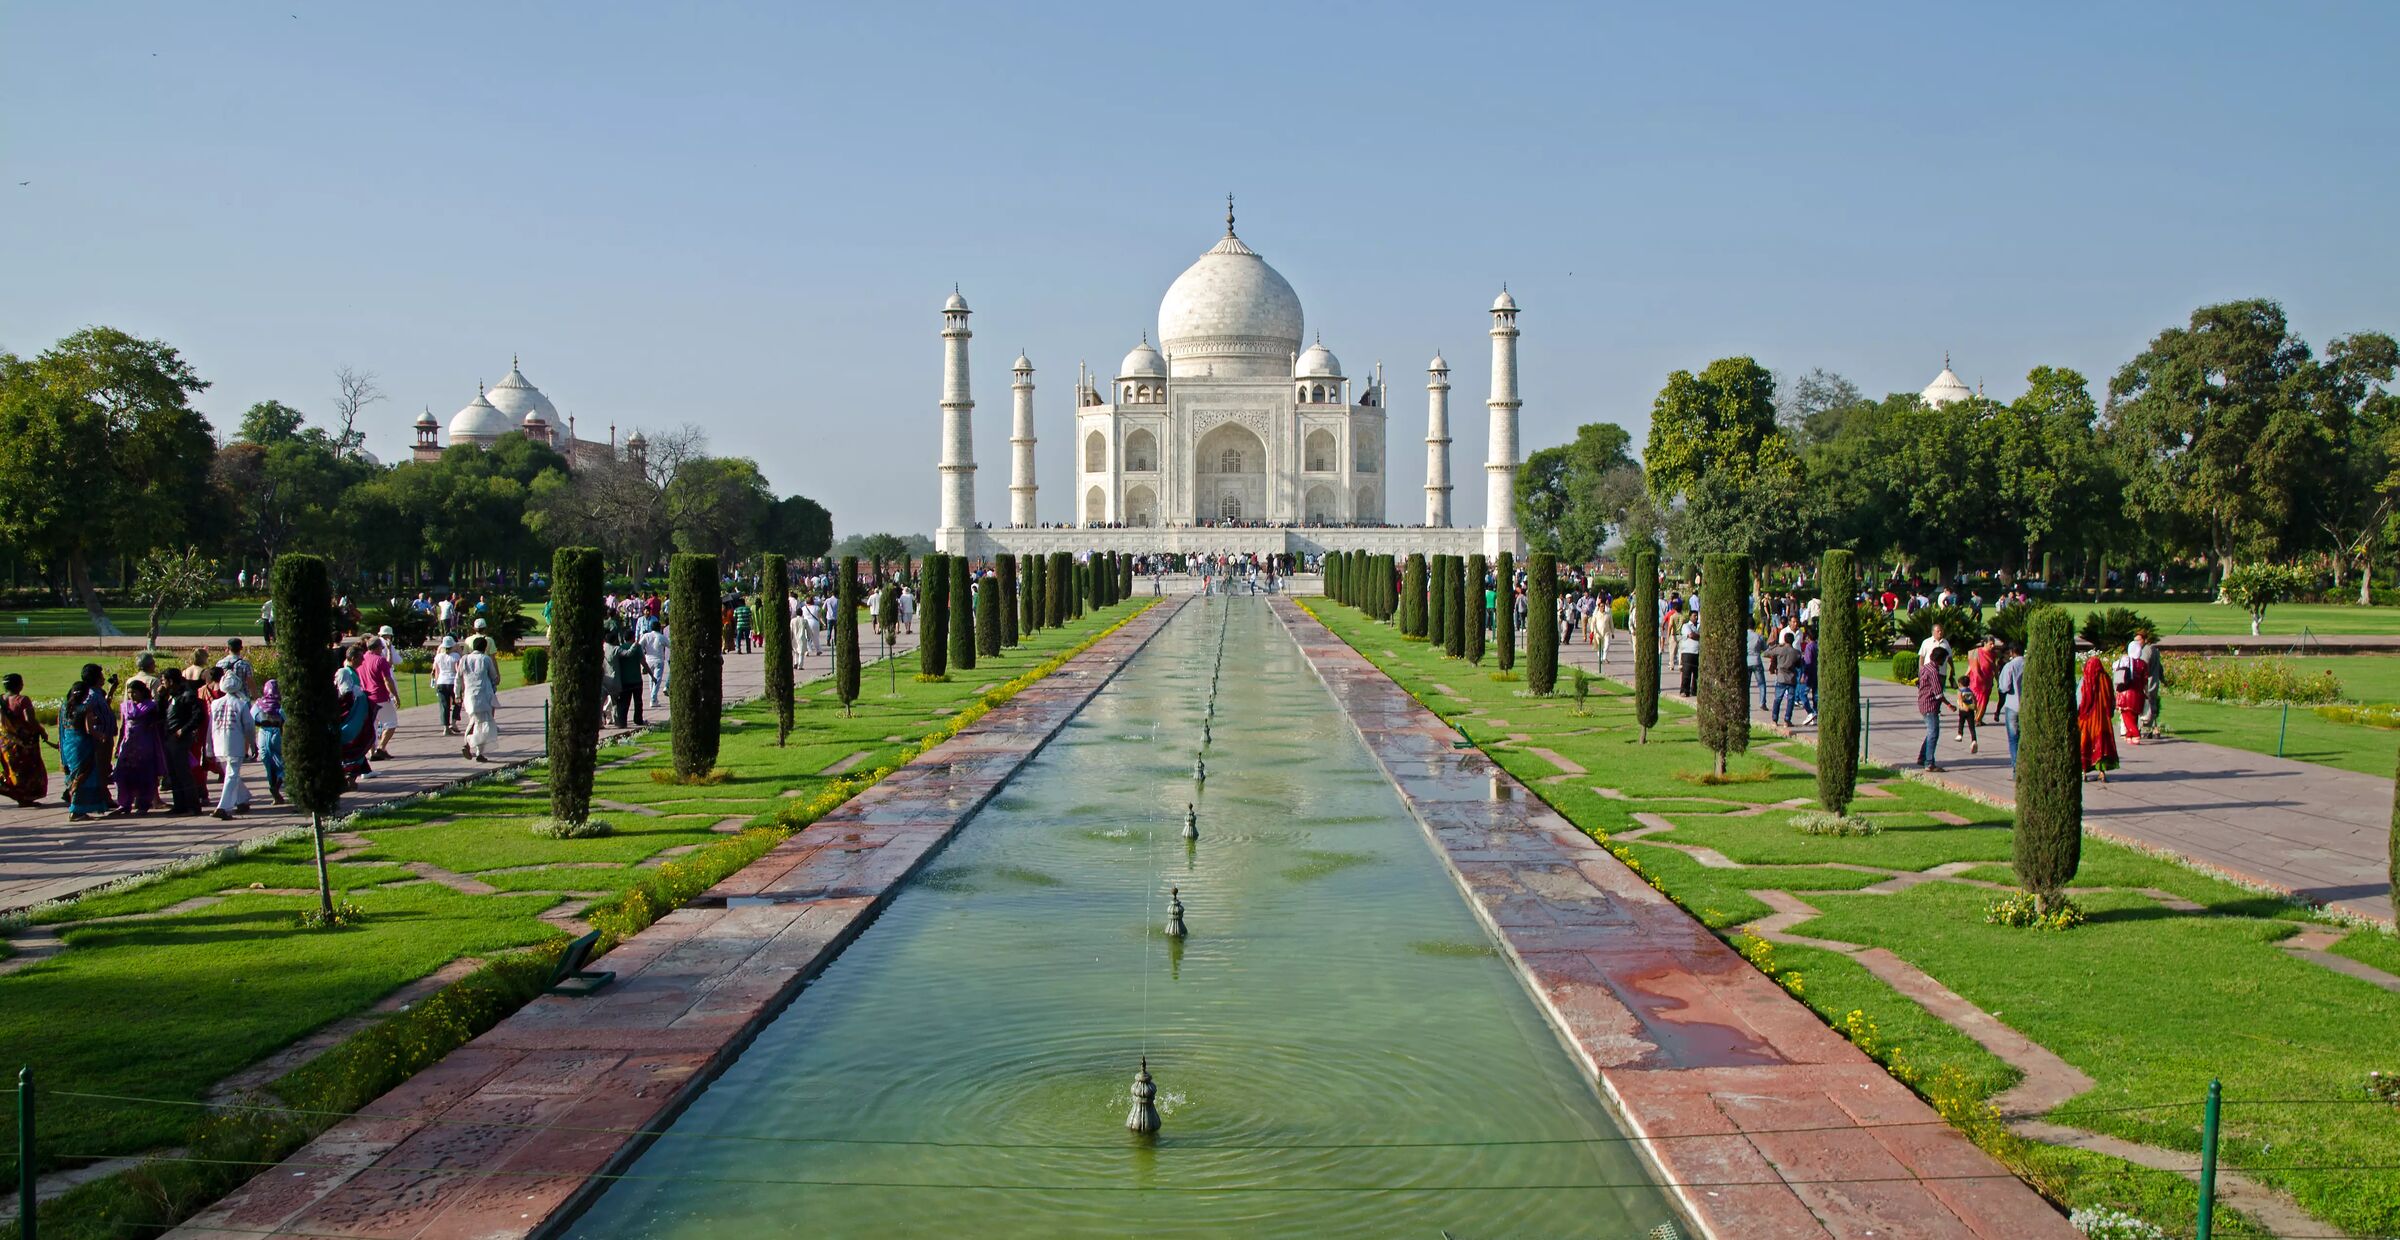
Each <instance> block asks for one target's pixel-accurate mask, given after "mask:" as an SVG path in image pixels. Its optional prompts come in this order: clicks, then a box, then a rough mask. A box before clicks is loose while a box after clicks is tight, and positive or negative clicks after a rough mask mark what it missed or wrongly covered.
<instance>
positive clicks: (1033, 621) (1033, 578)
mask: <svg viewBox="0 0 2400 1240" xmlns="http://www.w3.org/2000/svg"><path fill="white" fill-rule="evenodd" d="M1048 563H1049V557H1047V556H1043V555H1039V554H1036V555H1029V556H1026V557H1025V558H1024V560H1022V561H1020V562H1019V563H1018V565H1017V575H1018V577H1019V578H1020V580H1019V581H1018V582H1017V612H1018V615H1017V631H1018V632H1021V633H1023V634H1024V635H1025V639H1026V640H1027V641H1031V640H1033V635H1034V634H1035V633H1038V632H1040V631H1041V628H1042V617H1043V616H1044V615H1046V614H1047V612H1048V609H1047V608H1045V607H1043V605H1042V568H1043V566H1044V565H1046V564H1048Z"/></svg>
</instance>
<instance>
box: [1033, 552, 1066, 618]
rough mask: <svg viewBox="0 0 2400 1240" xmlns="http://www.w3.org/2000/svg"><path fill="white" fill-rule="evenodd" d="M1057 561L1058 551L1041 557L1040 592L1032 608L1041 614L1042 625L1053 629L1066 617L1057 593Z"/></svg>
mask: <svg viewBox="0 0 2400 1240" xmlns="http://www.w3.org/2000/svg"><path fill="white" fill-rule="evenodd" d="M1058 561H1059V553H1058V552H1056V551H1053V552H1050V553H1049V554H1047V555H1044V556H1043V557H1042V593H1041V597H1039V598H1037V599H1035V600H1034V601H1033V605H1034V610H1035V611H1037V612H1039V613H1040V614H1041V617H1042V627H1043V628H1045V629H1055V628H1057V627H1058V626H1059V625H1060V624H1062V623H1065V619H1066V611H1065V608H1064V604H1063V601H1062V599H1061V597H1060V595H1059V582H1058Z"/></svg>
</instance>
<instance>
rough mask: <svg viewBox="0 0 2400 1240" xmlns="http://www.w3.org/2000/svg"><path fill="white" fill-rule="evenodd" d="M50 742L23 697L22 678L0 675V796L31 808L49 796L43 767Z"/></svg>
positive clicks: (47, 774) (37, 715)
mask: <svg viewBox="0 0 2400 1240" xmlns="http://www.w3.org/2000/svg"><path fill="white" fill-rule="evenodd" d="M49 743H50V733H49V732H47V731H45V730H44V729H43V728H42V716H41V713H40V712H38V711H36V710H35V709H34V708H33V699H32V698H29V697H27V696H25V678H24V677H22V676H19V675H17V674H16V673H15V672H10V673H9V674H8V675H6V676H0V796H5V797H7V798H9V799H10V800H13V801H15V802H16V803H17V804H19V805H22V806H24V807H25V808H27V809H32V808H34V807H35V806H37V805H40V804H41V803H42V798H43V797H46V796H49V795H50V770H49V768H48V767H45V766H43V765H42V746H44V745H47V744H49Z"/></svg>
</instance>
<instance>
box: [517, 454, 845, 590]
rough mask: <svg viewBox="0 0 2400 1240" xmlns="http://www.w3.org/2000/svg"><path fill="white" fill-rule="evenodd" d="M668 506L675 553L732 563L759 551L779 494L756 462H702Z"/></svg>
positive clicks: (690, 464)
mask: <svg viewBox="0 0 2400 1240" xmlns="http://www.w3.org/2000/svg"><path fill="white" fill-rule="evenodd" d="M512 438H513V437H512ZM502 442H503V443H505V442H507V441H506V440H503V441H502ZM666 504H667V521H668V525H669V527H670V528H671V529H672V530H673V531H674V535H675V545H676V547H677V548H679V549H681V550H683V551H687V552H701V553H706V554H710V555H714V556H717V557H719V558H720V559H722V560H728V561H732V560H740V559H744V558H747V557H748V556H749V554H750V552H751V551H753V550H755V549H756V548H757V547H758V545H759V537H760V534H761V532H762V530H763V528H764V526H765V524H766V519H767V514H768V512H769V511H770V510H771V509H772V508H774V506H775V493H774V492H773V491H771V490H769V489H768V487H767V479H766V476H765V475H763V474H761V473H759V471H758V462H756V461H752V460H749V459H748V458H745V457H700V458H697V459H695V460H691V461H687V462H685V463H684V466H683V468H682V469H679V470H677V471H676V472H675V477H674V479H673V480H672V481H670V482H669V483H667V487H666ZM826 533H827V534H828V535H830V534H831V533H832V531H831V530H830V529H828V530H827V531H826Z"/></svg>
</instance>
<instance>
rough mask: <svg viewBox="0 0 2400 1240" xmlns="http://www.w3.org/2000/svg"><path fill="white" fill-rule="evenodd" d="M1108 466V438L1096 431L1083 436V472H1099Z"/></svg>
mask: <svg viewBox="0 0 2400 1240" xmlns="http://www.w3.org/2000/svg"><path fill="white" fill-rule="evenodd" d="M1107 468H1108V439H1107V438H1106V437H1105V436H1103V435H1102V434H1101V433H1100V432H1098V431H1093V432H1092V433H1091V434H1089V435H1086V436H1084V439H1083V472H1085V473H1087V474H1096V473H1100V472H1102V471H1103V470H1106V469H1107Z"/></svg>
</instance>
